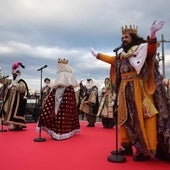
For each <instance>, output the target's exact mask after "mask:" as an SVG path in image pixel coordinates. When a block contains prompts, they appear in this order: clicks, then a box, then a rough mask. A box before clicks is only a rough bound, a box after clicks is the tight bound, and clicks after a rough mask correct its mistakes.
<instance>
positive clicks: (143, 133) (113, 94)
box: [0, 21, 170, 161]
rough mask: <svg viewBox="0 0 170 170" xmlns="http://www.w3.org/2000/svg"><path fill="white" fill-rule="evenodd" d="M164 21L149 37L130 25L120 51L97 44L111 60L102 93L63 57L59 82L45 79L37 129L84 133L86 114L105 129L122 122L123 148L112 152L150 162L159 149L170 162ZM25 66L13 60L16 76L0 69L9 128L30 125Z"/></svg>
mask: <svg viewBox="0 0 170 170" xmlns="http://www.w3.org/2000/svg"><path fill="white" fill-rule="evenodd" d="M163 25H164V22H162V21H161V22H158V23H157V22H154V23H153V24H152V25H151V30H150V35H149V36H148V38H147V40H144V39H143V38H141V37H139V36H138V35H137V28H136V27H132V26H130V27H129V28H128V27H127V26H126V27H124V28H123V29H122V48H123V51H122V52H121V53H120V54H119V55H118V56H108V55H105V54H102V53H96V52H95V50H94V49H93V48H91V53H92V55H93V56H95V57H96V58H97V59H99V60H101V61H104V62H106V63H109V64H110V65H111V69H110V73H111V74H110V78H105V80H104V87H103V88H102V90H101V94H99V89H98V87H97V85H95V84H94V82H93V80H92V79H90V78H89V79H87V81H86V84H85V85H84V84H83V83H82V81H80V82H79V83H78V82H77V80H76V78H75V76H74V75H73V72H72V68H71V67H70V65H69V64H68V60H66V59H62V58H59V59H58V61H57V75H56V79H55V81H54V83H52V84H51V83H50V79H48V78H46V79H45V80H44V83H45V86H44V87H43V88H42V91H41V95H40V113H39V118H38V121H37V129H40V128H41V129H42V130H44V131H46V132H47V133H48V134H49V135H50V136H51V137H52V138H53V139H55V140H63V139H68V138H70V137H72V136H73V135H75V134H78V133H80V122H79V116H80V115H82V116H85V117H86V120H87V122H88V123H87V127H89V128H90V127H95V123H96V119H97V117H99V118H101V121H102V124H103V127H104V128H113V127H114V125H115V122H116V123H117V124H118V125H119V127H120V141H121V148H120V149H119V150H118V151H117V150H116V151H115V150H113V151H111V154H112V155H115V154H120V155H133V156H134V158H133V159H134V161H147V160H150V159H151V156H152V155H153V154H154V156H155V157H156V158H157V159H162V160H168V161H170V80H164V79H163V77H162V75H161V74H160V72H159V63H158V61H157V60H156V57H155V55H156V50H157V46H158V43H157V41H156V32H157V31H159V30H160V29H161V28H162V27H163ZM20 67H22V68H24V67H25V66H24V65H23V64H22V63H20V62H14V63H13V65H12V76H13V78H12V80H9V79H7V78H6V77H4V76H3V75H2V74H0V83H1V84H3V88H1V89H3V90H2V91H1V92H2V93H1V94H2V95H1V98H2V101H1V112H0V118H1V124H2V123H3V125H7V127H8V129H9V130H23V129H24V128H26V122H25V109H26V105H27V98H28V95H29V92H28V87H27V83H26V82H25V81H24V80H23V79H21V78H20V76H21V70H20ZM77 89H78V90H77ZM99 96H100V97H99ZM115 103H116V107H115ZM115 108H116V110H115ZM115 111H116V116H117V117H116V120H117V121H115V115H114V114H115ZM83 118H84V117H83ZM134 150H135V151H136V152H135V154H134Z"/></svg>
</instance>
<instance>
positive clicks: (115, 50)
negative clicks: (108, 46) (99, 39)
mask: <svg viewBox="0 0 170 170" xmlns="http://www.w3.org/2000/svg"><path fill="white" fill-rule="evenodd" d="M122 46H123V45H122V44H121V45H120V46H119V47H117V48H115V49H114V50H113V52H117V51H119V50H120V49H121V48H122Z"/></svg>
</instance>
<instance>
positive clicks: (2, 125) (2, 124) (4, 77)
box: [0, 76, 9, 132]
mask: <svg viewBox="0 0 170 170" xmlns="http://www.w3.org/2000/svg"><path fill="white" fill-rule="evenodd" d="M7 77H9V76H3V78H2V79H3V90H2V97H3V100H2V107H1V115H2V109H3V104H4V97H5V88H6V87H5V79H6V78H7ZM6 131H7V130H6V129H4V121H3V118H2V119H1V130H0V132H6Z"/></svg>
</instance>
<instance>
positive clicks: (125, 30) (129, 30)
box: [122, 25, 138, 34]
mask: <svg viewBox="0 0 170 170" xmlns="http://www.w3.org/2000/svg"><path fill="white" fill-rule="evenodd" d="M137 31H138V27H137V26H135V25H130V26H129V28H128V26H127V25H125V26H123V27H122V34H137Z"/></svg>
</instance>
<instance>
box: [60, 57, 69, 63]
mask: <svg viewBox="0 0 170 170" xmlns="http://www.w3.org/2000/svg"><path fill="white" fill-rule="evenodd" d="M67 63H68V60H66V59H65V58H63V59H62V58H59V59H58V64H67Z"/></svg>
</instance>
